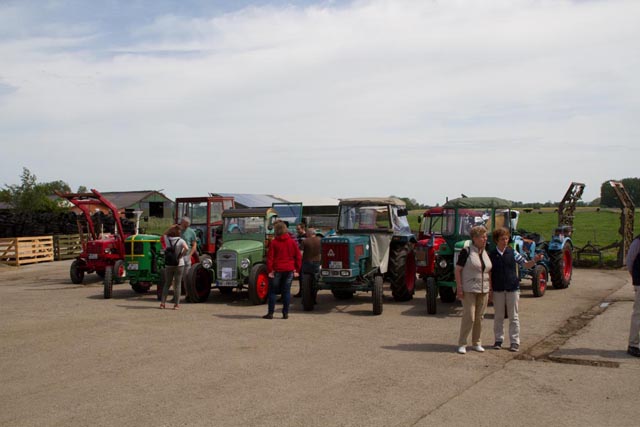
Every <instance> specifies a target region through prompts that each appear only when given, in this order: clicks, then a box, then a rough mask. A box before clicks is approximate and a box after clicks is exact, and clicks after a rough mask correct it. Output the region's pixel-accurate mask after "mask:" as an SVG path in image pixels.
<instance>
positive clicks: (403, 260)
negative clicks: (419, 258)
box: [389, 243, 416, 302]
mask: <svg viewBox="0 0 640 427" xmlns="http://www.w3.org/2000/svg"><path fill="white" fill-rule="evenodd" d="M389 278H390V284H391V293H392V294H393V299H394V300H396V301H400V302H401V301H409V300H411V299H412V298H413V293H414V291H415V285H416V255H415V252H414V251H413V250H412V249H411V246H410V245H409V244H408V243H407V244H404V245H395V246H392V247H391V254H390V255H389Z"/></svg>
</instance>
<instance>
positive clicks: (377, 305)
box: [371, 276, 384, 316]
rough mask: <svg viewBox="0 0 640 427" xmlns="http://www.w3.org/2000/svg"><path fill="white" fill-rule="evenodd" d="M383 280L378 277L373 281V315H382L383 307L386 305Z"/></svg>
mask: <svg viewBox="0 0 640 427" xmlns="http://www.w3.org/2000/svg"><path fill="white" fill-rule="evenodd" d="M382 285H383V280H382V276H376V277H375V278H374V279H373V291H372V292H371V294H372V296H373V314H374V316H377V315H379V314H382V307H383V304H384V298H383V297H384V294H383V290H382Z"/></svg>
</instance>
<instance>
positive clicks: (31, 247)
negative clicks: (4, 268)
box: [0, 236, 53, 266]
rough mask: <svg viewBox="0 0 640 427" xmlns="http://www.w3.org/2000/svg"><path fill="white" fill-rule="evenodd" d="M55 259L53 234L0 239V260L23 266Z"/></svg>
mask: <svg viewBox="0 0 640 427" xmlns="http://www.w3.org/2000/svg"><path fill="white" fill-rule="evenodd" d="M47 261H53V236H36V237H14V238H10V239H0V262H2V263H5V264H9V265H16V266H21V265H25V264H34V263H37V262H47Z"/></svg>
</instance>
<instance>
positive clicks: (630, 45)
mask: <svg viewBox="0 0 640 427" xmlns="http://www.w3.org/2000/svg"><path fill="white" fill-rule="evenodd" d="M639 12H640V4H638V3H637V2H632V1H607V2H599V1H593V2H571V1H553V2H551V1H523V0H521V1H508V2H507V1H504V2H491V3H490V4H489V5H488V3H487V2H474V1H462V0H460V1H455V2H453V1H452V2H423V1H397V0H396V1H358V2H354V3H351V4H347V5H342V6H337V7H336V6H332V5H327V4H325V3H321V4H318V5H316V6H309V7H305V8H302V7H292V6H289V7H276V6H270V7H250V8H246V9H243V10H239V11H236V12H233V13H227V14H219V15H216V16H201V17H197V18H185V17H183V16H179V15H178V14H171V15H168V14H164V15H160V16H157V17H156V18H155V19H154V20H152V22H151V23H150V24H145V25H139V26H136V27H135V30H129V32H128V36H127V37H124V38H122V40H128V41H127V42H126V43H118V44H114V45H110V46H108V47H105V45H104V42H103V43H102V44H97V42H96V40H104V39H105V37H106V36H105V34H104V29H102V30H100V29H97V28H96V27H94V26H92V25H90V24H89V23H86V22H78V23H77V24H78V25H79V26H80V27H81V28H82V31H76V32H73V33H69V32H67V33H64V32H63V33H59V32H57V31H54V30H51V31H50V36H49V37H44V36H43V35H42V34H40V35H38V37H33V38H30V37H26V36H25V37H14V38H11V39H8V40H7V41H5V42H2V41H0V58H3V60H2V67H0V117H1V119H0V140H2V141H3V146H4V145H7V146H10V147H12V148H11V149H9V150H7V151H8V152H7V154H6V155H3V158H2V160H1V161H0V165H2V168H1V169H2V172H1V174H0V177H1V178H2V182H5V183H13V182H15V181H16V180H17V177H18V176H19V173H20V169H21V167H22V166H26V167H29V168H30V169H31V170H32V172H34V173H36V174H37V175H38V177H39V178H40V179H51V180H53V179H62V180H65V181H67V182H69V183H70V184H71V185H72V186H77V185H88V186H94V187H97V188H100V189H104V190H114V189H116V190H117V189H121V190H124V189H141V188H144V189H150V188H164V189H165V190H166V191H167V193H168V194H169V195H170V196H173V197H176V196H184V195H186V193H188V194H189V195H195V194H204V193H207V192H209V191H219V192H234V191H237V192H256V193H261V192H264V193H300V192H304V191H308V192H312V193H314V194H317V195H327V196H359V195H389V194H396V195H406V196H409V197H413V198H416V199H417V200H419V201H423V202H426V203H433V204H435V203H438V202H442V201H443V200H444V198H445V197H446V196H451V197H453V196H456V195H458V194H459V193H461V192H464V193H465V194H470V195H496V196H502V197H506V198H511V199H514V200H525V201H529V200H540V201H546V200H548V199H552V200H557V199H559V198H560V197H561V196H562V195H563V194H564V191H565V189H566V187H567V185H568V184H569V182H570V181H572V180H577V181H584V182H586V183H587V185H588V187H587V191H586V192H585V199H587V200H590V199H593V198H595V197H597V196H598V193H599V187H600V183H601V182H602V181H604V180H605V179H608V178H622V177H627V176H636V175H637V167H636V164H637V160H635V161H634V159H637V158H638V148H636V147H637V145H636V141H637V140H638V136H640V135H639V134H640V131H639V129H640V128H639V126H638V124H637V120H636V118H637V117H638V113H639V106H640V102H639V98H638V94H639V93H640V91H639V90H638V89H640V88H639V81H640V80H639V77H638V76H639V75H640V73H638V71H639V68H640V67H639V62H640V55H638V47H637V40H638V38H639V36H640V28H639V27H638V26H637V19H636V17H637V16H638V13H639ZM5 13H6V9H0V22H6V21H7V18H6V17H5V18H4V19H3V18H2V17H1V16H2V15H4V14H5ZM12 13H17V12H15V11H13V12H12ZM20 14H21V15H25V14H27V13H26V12H25V11H20ZM27 15H28V14H27ZM57 27H59V26H56V25H52V26H51V28H57ZM112 30H113V31H116V30H118V29H112ZM119 40H120V39H119ZM92 47H93V48H92ZM2 88H9V89H5V90H3V89H2ZM71 159H73V162H71V161H69V160H71Z"/></svg>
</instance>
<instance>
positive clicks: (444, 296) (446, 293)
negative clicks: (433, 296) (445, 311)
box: [438, 286, 456, 304]
mask: <svg viewBox="0 0 640 427" xmlns="http://www.w3.org/2000/svg"><path fill="white" fill-rule="evenodd" d="M438 293H439V294H440V301H442V302H446V303H447V304H451V303H454V302H456V291H455V290H454V289H453V288H451V287H449V286H440V287H439V288H438Z"/></svg>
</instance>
